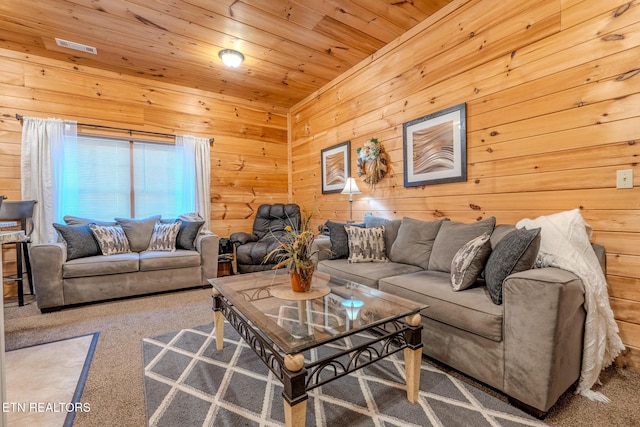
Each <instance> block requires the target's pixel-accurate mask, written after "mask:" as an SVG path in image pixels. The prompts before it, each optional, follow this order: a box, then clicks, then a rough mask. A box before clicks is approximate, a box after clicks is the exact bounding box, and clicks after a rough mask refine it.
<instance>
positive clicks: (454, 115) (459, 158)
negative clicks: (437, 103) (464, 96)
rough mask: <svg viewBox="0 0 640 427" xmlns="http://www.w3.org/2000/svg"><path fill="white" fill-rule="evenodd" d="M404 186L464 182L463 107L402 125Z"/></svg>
mask: <svg viewBox="0 0 640 427" xmlns="http://www.w3.org/2000/svg"><path fill="white" fill-rule="evenodd" d="M402 142H403V154H404V186H405V187H418V186H421V185H429V184H442V183H445V182H458V181H466V180H467V125H466V104H464V103H463V104H459V105H456V106H453V107H451V108H447V109H445V110H441V111H438V112H436V113H433V114H429V115H428V116H424V117H420V118H419V119H415V120H412V121H410V122H407V123H405V124H404V125H403V128H402Z"/></svg>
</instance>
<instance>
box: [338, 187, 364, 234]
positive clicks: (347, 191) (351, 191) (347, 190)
mask: <svg viewBox="0 0 640 427" xmlns="http://www.w3.org/2000/svg"><path fill="white" fill-rule="evenodd" d="M361 193H362V191H360V189H359V188H358V184H357V183H356V179H355V178H351V177H349V178H347V183H346V184H345V186H344V189H343V190H342V194H348V195H349V221H347V224H353V195H354V194H361Z"/></svg>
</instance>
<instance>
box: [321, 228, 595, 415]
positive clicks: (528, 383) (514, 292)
mask: <svg viewBox="0 0 640 427" xmlns="http://www.w3.org/2000/svg"><path fill="white" fill-rule="evenodd" d="M405 220H407V222H408V220H409V219H408V218H403V219H402V220H399V219H395V220H390V221H388V220H384V219H381V218H376V217H369V218H367V217H365V224H361V225H360V226H362V227H375V226H377V225H378V226H379V225H384V227H385V231H384V241H385V251H386V255H387V257H388V261H387V262H369V263H350V262H349V261H348V259H345V258H344V248H341V247H340V246H341V245H343V244H344V243H343V242H342V243H341V241H340V237H341V234H342V233H337V232H336V233H334V234H335V235H336V236H337V237H336V239H334V238H333V236H332V237H331V238H329V237H326V236H321V237H319V238H317V239H316V242H315V244H316V249H317V250H318V251H319V252H318V255H317V269H318V271H323V272H326V273H329V274H332V275H335V276H338V277H342V278H345V279H348V280H352V281H355V282H358V283H362V284H365V285H367V286H371V287H374V288H378V289H380V290H382V291H385V292H389V293H392V294H395V295H399V296H402V297H405V298H409V299H411V300H414V301H420V302H423V303H426V304H428V305H429V308H427V309H425V310H423V312H422V324H423V326H424V328H423V332H422V334H423V342H424V349H423V351H424V354H426V355H428V356H430V357H432V358H434V359H436V360H438V361H440V362H442V363H444V364H446V365H448V366H451V367H453V368H455V369H456V370H459V371H461V372H463V373H465V374H467V375H469V376H471V377H473V378H475V379H476V380H479V381H481V382H483V383H485V384H488V385H489V386H491V387H494V388H496V389H498V390H500V391H501V392H503V393H505V394H506V395H507V396H508V397H509V399H510V400H511V401H512V403H514V404H516V405H518V406H520V407H522V408H524V409H526V410H528V411H529V412H530V413H533V414H534V415H537V416H540V417H541V416H544V415H545V414H546V413H547V412H548V411H549V409H550V408H551V407H552V406H553V404H554V403H555V402H556V401H557V399H558V398H559V397H560V395H562V394H563V393H564V392H565V391H566V390H567V389H568V388H569V387H571V385H572V384H573V383H574V382H576V381H577V380H578V378H579V376H580V369H581V360H582V346H583V331H584V320H585V316H586V313H585V309H584V306H583V303H584V288H583V285H582V282H581V280H580V279H579V278H578V277H577V276H576V275H574V274H573V273H571V272H569V271H565V270H560V269H557V268H532V267H533V263H534V261H535V256H536V255H537V251H538V247H539V238H538V240H537V245H538V246H536V241H535V240H532V241H531V244H530V245H528V247H527V248H526V251H527V252H528V255H525V254H524V253H523V254H522V257H521V259H520V260H522V259H524V258H528V259H527V260H526V263H528V264H526V263H525V265H519V266H518V267H517V268H511V267H509V268H511V270H508V269H507V270H505V269H504V268H503V269H502V272H503V273H504V274H505V275H506V277H505V278H504V279H503V280H502V278H501V279H500V284H501V293H502V295H501V297H502V298H501V304H497V303H496V301H494V297H492V295H491V292H490V291H489V288H488V283H486V282H485V281H484V280H483V279H482V274H480V275H479V278H478V279H476V280H475V283H474V284H473V285H471V286H470V287H469V288H467V289H464V290H461V291H454V290H453V287H452V280H451V277H452V275H451V272H448V271H446V270H447V269H446V262H447V261H448V262H449V263H451V261H452V259H451V258H450V257H451V254H452V253H457V251H458V249H460V247H461V246H463V244H464V241H467V240H470V239H471V238H473V237H474V234H475V235H479V234H481V233H482V232H483V231H484V232H486V231H487V228H490V229H491V231H490V232H489V234H490V240H489V242H490V247H491V249H490V250H489V255H488V258H485V260H484V261H483V267H482V268H480V270H483V269H484V272H485V275H486V274H488V273H489V272H488V271H487V270H488V269H489V262H490V261H491V262H492V265H496V262H497V265H498V266H499V267H500V266H501V263H500V261H501V260H490V258H491V257H493V256H494V254H495V256H501V254H502V253H504V251H503V250H502V248H501V250H497V246H498V244H499V242H500V241H501V240H502V239H503V238H505V236H508V235H509V233H510V232H511V231H514V230H515V227H514V226H512V225H498V226H491V224H490V222H489V224H487V223H485V224H484V225H482V224H479V223H478V226H477V227H476V226H475V225H471V224H470V225H462V224H460V223H455V222H448V223H447V224H448V225H447V227H442V228H440V229H439V230H436V232H435V234H433V233H432V237H433V238H432V239H431V240H430V238H429V237H427V238H425V236H424V234H423V235H422V236H420V233H421V232H422V231H420V230H426V229H427V228H428V227H432V226H433V225H434V224H435V223H436V222H435V221H431V222H427V221H425V222H424V224H422V225H423V227H422V228H414V230H413V232H412V234H413V235H417V236H415V237H414V239H413V240H414V243H413V247H404V248H401V247H399V245H398V243H405V242H406V241H407V239H406V236H407V233H404V240H403V241H402V242H398V240H399V236H400V235H401V234H403V233H402V232H401V231H402V229H401V227H402V223H403V221H405ZM412 221H413V223H414V226H415V225H416V223H419V221H416V220H412ZM327 224H331V223H330V222H328V223H327ZM494 225H495V220H494ZM483 226H484V230H483V229H482V228H483ZM336 227H337V228H336ZM474 227H475V228H476V229H475V230H474V229H473V228H474ZM325 229H326V227H325ZM336 229H337V230H339V229H340V225H336V224H335V223H334V224H333V225H332V229H331V230H336ZM445 229H446V231H445ZM456 229H458V230H460V232H459V235H456ZM416 230H418V231H416ZM445 233H446V234H447V235H446V236H442V234H445ZM427 234H428V233H427ZM438 235H440V236H439V237H442V238H441V239H438ZM511 236H513V235H511ZM487 237H489V236H487ZM342 239H344V236H342ZM510 239H511V238H510ZM332 240H333V241H332ZM409 240H411V239H409ZM511 240H513V239H511ZM396 242H398V243H396ZM438 242H439V243H440V244H438ZM394 244H395V246H394ZM507 244H508V242H507V241H506V240H505V242H504V244H503V245H502V247H504V246H505V245H507ZM349 245H351V242H350V243H349ZM332 246H333V247H334V250H333V252H332V251H331V248H332ZM336 246H337V248H336ZM349 248H350V249H353V248H352V247H351V246H350V247H349ZM425 248H426V249H425ZM594 249H595V250H596V254H597V255H598V258H599V259H600V260H601V266H602V268H603V270H604V248H603V247H601V246H598V245H594ZM394 250H395V251H394ZM399 251H400V252H399ZM425 251H426V252H430V253H429V254H427V255H426V257H427V259H429V258H430V259H429V262H428V263H427V262H425V259H424V258H425ZM431 251H432V252H431ZM438 251H440V252H441V253H440V254H439V253H438ZM336 252H337V253H338V255H340V252H342V256H341V257H337V256H336ZM442 253H446V254H445V255H444V256H443V255H442ZM416 254H419V256H417V255H416ZM403 257H404V259H405V260H406V259H407V257H408V259H409V261H411V262H413V264H410V263H405V262H397V258H400V259H403ZM411 257H414V258H413V260H411ZM330 258H337V259H330ZM420 264H421V265H420ZM485 266H486V268H485ZM434 267H435V268H434Z"/></svg>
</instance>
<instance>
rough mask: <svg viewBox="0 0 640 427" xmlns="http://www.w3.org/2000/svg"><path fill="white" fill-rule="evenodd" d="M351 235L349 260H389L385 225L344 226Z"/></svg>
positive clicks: (348, 234) (349, 235) (351, 261)
mask: <svg viewBox="0 0 640 427" xmlns="http://www.w3.org/2000/svg"><path fill="white" fill-rule="evenodd" d="M344 229H345V230H346V231H347V236H348V237H349V262H350V263H356V262H387V261H388V259H387V254H386V252H385V243H384V227H373V228H360V227H351V226H347V227H345V228H344Z"/></svg>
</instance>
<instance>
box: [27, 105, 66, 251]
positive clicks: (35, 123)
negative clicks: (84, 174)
mask: <svg viewBox="0 0 640 427" xmlns="http://www.w3.org/2000/svg"><path fill="white" fill-rule="evenodd" d="M77 134H78V130H77V123H76V122H70V121H63V120H60V119H39V118H33V117H23V124H22V148H21V158H20V170H21V184H22V200H36V201H37V203H36V205H35V209H34V212H33V224H34V230H33V234H32V235H31V239H32V242H33V243H46V242H54V241H55V240H56V232H55V229H54V228H53V223H54V222H55V207H56V206H59V201H58V198H59V196H60V192H59V191H58V189H59V188H60V180H61V175H60V171H61V170H62V168H61V162H62V153H63V150H64V141H65V139H67V140H69V141H73V140H75V139H76V138H77Z"/></svg>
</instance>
